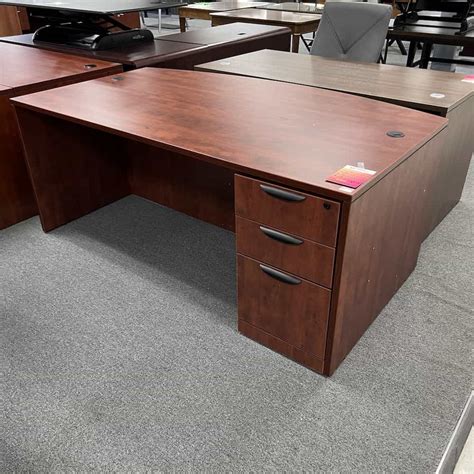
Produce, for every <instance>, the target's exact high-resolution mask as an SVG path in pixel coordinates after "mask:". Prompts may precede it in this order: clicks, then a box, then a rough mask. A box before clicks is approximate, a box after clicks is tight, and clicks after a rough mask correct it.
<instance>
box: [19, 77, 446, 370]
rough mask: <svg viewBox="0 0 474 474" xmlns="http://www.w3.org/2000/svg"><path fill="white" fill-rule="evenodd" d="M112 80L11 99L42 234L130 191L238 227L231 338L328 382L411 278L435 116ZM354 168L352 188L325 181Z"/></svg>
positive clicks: (218, 84)
mask: <svg viewBox="0 0 474 474" xmlns="http://www.w3.org/2000/svg"><path fill="white" fill-rule="evenodd" d="M120 77H121V80H117V78H116V77H111V78H104V79H98V80H95V81H90V82H88V83H83V84H77V85H72V86H67V87H63V88H61V89H58V90H55V91H46V92H42V93H39V94H34V95H30V96H24V97H21V98H17V99H15V101H14V104H15V108H16V112H17V116H18V120H19V124H20V128H21V131H22V136H23V140H24V144H25V149H26V155H27V160H28V164H29V167H30V171H31V176H32V180H33V185H34V188H35V193H36V195H37V198H38V203H39V207H40V216H41V222H42V225H43V228H44V230H45V231H49V230H51V229H54V228H55V227H57V226H60V225H63V224H66V223H67V222H69V221H71V220H73V219H76V218H78V217H80V216H82V215H84V214H86V213H88V212H91V211H93V210H95V209H97V208H99V207H101V206H104V205H106V204H108V203H110V202H113V201H115V200H116V199H119V198H122V197H123V196H126V195H128V194H130V193H133V194H137V195H139V196H142V197H145V198H147V199H150V200H152V201H155V202H158V203H160V204H163V205H165V206H168V207H170V208H173V209H176V210H178V211H181V212H184V213H187V214H189V215H191V216H194V217H196V218H198V219H202V220H204V221H207V222H210V223H213V224H215V225H218V226H220V227H223V228H225V229H230V230H235V232H236V242H237V259H238V276H237V283H238V314H239V321H238V327H239V330H240V331H241V332H242V333H243V334H245V335H246V336H248V337H250V338H252V339H254V340H256V341H258V342H260V343H261V344H264V345H266V346H268V347H270V348H272V349H274V350H276V351H278V352H280V353H281V354H284V355H286V356H287V357H290V358H292V359H293V360H296V361H298V362H300V363H302V364H304V365H305V366H307V367H310V368H312V369H313V370H315V371H317V372H319V373H324V374H331V373H332V372H333V371H334V370H335V369H336V368H337V366H338V365H339V364H340V363H341V362H342V360H343V359H344V357H345V356H346V355H347V354H348V352H349V351H350V349H351V348H352V347H353V345H354V344H355V343H356V342H357V340H358V339H359V338H360V336H361V335H362V334H363V333H364V331H365V330H366V328H367V327H368V326H369V325H370V323H371V322H372V320H373V319H374V318H375V317H376V316H377V314H378V313H379V312H380V310H381V309H382V308H383V307H384V306H385V304H386V303H387V302H388V301H389V300H390V298H391V297H392V296H393V295H394V294H395V293H396V291H397V290H398V288H399V287H400V286H401V285H402V283H403V282H404V281H405V280H406V278H407V277H408V276H409V274H410V273H411V272H412V270H413V269H414V267H415V266H416V261H417V256H418V253H419V249H420V244H421V242H422V240H423V232H424V227H425V225H426V224H425V220H426V218H427V215H426V212H425V210H426V208H427V201H429V200H430V199H431V186H432V180H433V175H434V174H435V170H436V167H437V166H438V163H439V161H440V159H441V155H440V149H441V147H442V144H443V141H444V139H445V137H446V130H445V127H446V124H447V121H446V119H444V118H441V117H436V116H434V115H427V114H423V113H422V112H419V111H415V110H410V109H405V108H402V107H398V106H395V105H391V104H386V103H383V102H376V101H371V100H368V99H365V98H361V97H356V96H350V95H346V94H340V93H337V92H332V91H326V90H321V89H316V88H307V87H303V86H298V85H293V84H284V83H280V82H271V81H262V80H258V79H252V78H242V77H236V76H230V75H217V74H208V73H200V72H193V71H174V70H164V69H150V68H145V69H139V70H136V71H131V72H128V73H124V74H121V75H120ZM229 91H232V92H231V93H229ZM77 97H82V98H85V97H87V100H83V101H82V102H81V107H77ZM163 97H166V101H163V100H162V98H163ZM275 97H278V98H279V100H278V101H275V100H274V98H275ZM183 104H185V106H183ZM123 110H127V114H123ZM203 111H205V120H203V113H204V112H203ZM393 130H398V131H403V132H405V136H404V137H403V138H393V137H392V136H389V135H393V134H390V133H389V134H388V135H387V132H391V131H393ZM32 131H35V132H34V133H33V132H32ZM62 145H64V147H65V146H67V147H68V148H69V149H70V153H69V154H68V162H67V164H66V163H65V162H64V159H63V158H64V156H63V151H62V148H63V146H62ZM358 162H364V164H365V167H366V168H367V169H368V170H373V174H371V175H370V179H369V181H368V182H366V183H365V184H363V185H361V186H360V187H358V188H357V189H355V190H351V189H350V188H347V187H343V186H340V185H338V184H332V183H329V182H327V181H326V179H327V178H328V177H329V176H330V175H332V174H333V173H334V172H336V171H337V170H339V169H340V168H342V167H344V166H345V165H356V164H357V163H358ZM58 175H59V176H61V180H58V178H57V176H58ZM78 177H80V180H79V181H80V184H79V183H78ZM66 189H67V191H68V192H67V198H66V197H65V192H64V191H65V190H66ZM260 244H262V245H260Z"/></svg>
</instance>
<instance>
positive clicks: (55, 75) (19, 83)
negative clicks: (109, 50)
mask: <svg viewBox="0 0 474 474" xmlns="http://www.w3.org/2000/svg"><path fill="white" fill-rule="evenodd" d="M121 71H122V66H121V65H120V64H114V63H110V62H105V61H99V60H95V59H94V61H90V60H88V59H87V58H79V57H77V56H72V55H69V54H62V53H56V52H51V51H44V50H40V49H35V48H28V47H26V46H18V45H14V44H9V43H0V86H1V88H2V89H3V91H6V92H7V93H8V94H9V95H10V94H14V95H19V94H21V93H28V91H29V90H31V87H32V86H34V88H35V89H38V85H41V88H42V89H45V88H48V87H50V86H55V87H57V86H60V85H62V84H68V83H70V82H76V81H78V80H79V79H78V78H79V77H81V79H82V80H86V79H94V78H96V77H100V76H103V75H104V74H115V73H118V72H121Z"/></svg>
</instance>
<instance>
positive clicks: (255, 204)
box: [235, 176, 340, 247]
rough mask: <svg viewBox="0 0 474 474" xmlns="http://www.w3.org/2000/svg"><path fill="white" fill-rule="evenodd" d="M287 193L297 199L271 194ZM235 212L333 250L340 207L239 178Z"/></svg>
mask: <svg viewBox="0 0 474 474" xmlns="http://www.w3.org/2000/svg"><path fill="white" fill-rule="evenodd" d="M274 190H284V191H285V192H289V193H290V194H291V196H294V197H295V198H296V199H298V200H293V201H292V200H285V199H281V198H279V197H275V195H272V194H270V193H271V192H273V191H274ZM235 200H236V207H235V213H236V215H238V216H241V217H245V218H247V219H251V220H254V221H257V222H261V223H262V224H265V225H269V226H271V227H278V229H281V230H283V231H285V232H290V233H296V235H299V236H300V237H304V238H307V239H311V240H313V241H315V242H318V243H321V244H323V245H327V246H330V247H335V245H336V238H337V226H338V223H339V212H340V204H339V203H338V202H335V201H332V200H329V199H322V198H320V197H316V196H312V195H310V194H306V193H295V192H294V191H293V190H291V189H290V190H289V189H286V188H282V187H281V186H268V183H265V182H263V181H259V180H256V179H250V178H246V177H243V176H238V177H237V178H236V180H235Z"/></svg>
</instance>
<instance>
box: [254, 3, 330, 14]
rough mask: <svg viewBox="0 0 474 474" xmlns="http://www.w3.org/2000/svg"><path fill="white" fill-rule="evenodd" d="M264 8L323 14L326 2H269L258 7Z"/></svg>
mask: <svg viewBox="0 0 474 474" xmlns="http://www.w3.org/2000/svg"><path fill="white" fill-rule="evenodd" d="M258 8H260V9H262V10H277V11H281V12H293V13H317V14H318V15H322V13H323V10H324V4H322V3H294V2H283V3H269V4H268V5H264V6H261V7H258Z"/></svg>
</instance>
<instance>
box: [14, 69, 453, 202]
mask: <svg viewBox="0 0 474 474" xmlns="http://www.w3.org/2000/svg"><path fill="white" fill-rule="evenodd" d="M120 78H121V80H116V78H115V77H107V78H102V79H97V80H94V81H89V82H87V83H81V84H74V85H71V86H68V87H64V88H61V89H59V90H55V91H54V92H53V91H45V92H42V93H41V94H36V95H31V96H25V97H22V98H18V99H16V100H15V104H16V106H17V107H25V108H30V109H32V110H38V111H41V113H43V114H50V115H54V116H59V117H64V118H65V119H66V120H69V121H74V122H77V123H80V124H83V125H86V126H90V127H94V128H98V129H101V130H106V131H109V132H110V133H113V134H116V135H121V136H125V137H128V138H132V139H135V140H137V141H141V142H143V143H148V144H150V145H154V146H156V147H161V148H166V149H170V150H174V151H179V152H180V153H182V154H185V155H188V156H191V157H194V158H197V159H201V160H203V161H208V162H210V163H213V164H216V165H221V166H225V167H228V168H230V169H233V170H234V171H239V172H243V173H245V172H249V173H250V174H251V175H253V176H256V177H260V178H263V179H268V180H271V181H275V182H277V183H280V184H282V185H287V186H290V187H295V188H299V189H301V190H302V191H304V190H308V191H310V192H312V193H320V192H321V193H324V195H325V196H326V197H327V198H328V199H329V198H331V197H334V198H338V199H340V200H343V201H351V200H353V199H356V198H357V197H358V196H360V195H361V194H363V193H364V192H366V191H367V190H368V189H369V188H370V187H371V186H373V185H374V184H375V183H376V182H377V181H378V180H379V179H381V178H382V177H383V176H384V175H385V174H387V173H388V172H389V171H390V170H391V169H393V168H394V167H396V166H398V165H399V164H400V163H401V162H403V160H405V159H406V158H408V157H409V156H411V154H413V152H414V151H416V150H417V149H418V148H419V147H421V146H422V145H423V144H424V143H426V141H428V140H429V139H430V138H431V137H433V136H434V135H436V134H437V133H438V132H439V131H440V130H441V129H442V128H444V127H446V125H447V121H446V120H445V119H442V118H440V117H436V116H432V115H426V114H424V113H422V112H418V111H416V110H410V109H405V108H402V107H398V106H395V105H391V104H385V103H383V102H377V101H370V100H367V99H364V98H361V97H356V96H350V95H346V94H341V93H337V92H332V91H325V90H321V89H316V88H306V87H301V86H297V85H293V84H284V83H279V82H271V81H261V80H258V79H251V78H242V77H236V76H230V75H225V76H223V75H217V74H210V73H201V72H194V71H174V70H165V69H155V68H145V69H138V70H135V71H130V72H127V73H124V74H121V75H120ZM84 96H87V97H88V99H89V100H87V101H80V102H78V101H77V97H84ZM164 97H166V100H163V98H164ZM275 97H278V98H279V100H278V101H275V100H274V98H275ZM124 110H126V111H127V113H126V114H124V113H123V112H124ZM243 117H244V118H245V120H242V118H243ZM390 130H401V131H403V132H405V133H406V136H405V137H404V138H403V139H394V138H391V137H389V136H387V134H386V133H387V131H390ZM358 162H364V163H365V166H366V168H368V169H371V170H374V171H375V172H376V174H375V175H374V176H373V178H372V179H371V180H370V181H369V182H368V183H366V184H364V185H362V186H360V187H359V188H358V189H356V190H354V191H353V192H350V191H348V190H346V189H341V187H340V186H338V185H337V184H332V183H328V182H327V181H326V178H327V177H328V176H330V175H331V174H333V173H334V172H335V171H337V170H338V169H340V168H342V167H343V166H345V165H347V164H354V165H356V164H357V163H358Z"/></svg>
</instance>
